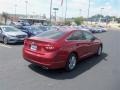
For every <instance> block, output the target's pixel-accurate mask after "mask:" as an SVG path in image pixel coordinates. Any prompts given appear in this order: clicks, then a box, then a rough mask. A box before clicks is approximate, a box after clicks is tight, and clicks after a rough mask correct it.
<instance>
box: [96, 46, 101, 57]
mask: <svg viewBox="0 0 120 90" xmlns="http://www.w3.org/2000/svg"><path fill="white" fill-rule="evenodd" d="M101 54H102V46H101V45H100V46H99V48H98V50H97V53H96V55H97V56H100V55H101Z"/></svg>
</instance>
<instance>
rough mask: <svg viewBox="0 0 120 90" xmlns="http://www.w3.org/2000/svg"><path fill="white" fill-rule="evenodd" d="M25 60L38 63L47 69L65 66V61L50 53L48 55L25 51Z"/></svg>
mask: <svg viewBox="0 0 120 90" xmlns="http://www.w3.org/2000/svg"><path fill="white" fill-rule="evenodd" d="M23 57H24V59H25V60H27V61H29V62H31V63H34V64H37V65H39V66H41V67H42V68H45V69H58V68H63V67H65V61H64V60H59V58H58V57H57V56H56V55H48V56H47V57H46V56H44V55H40V54H35V53H32V52H29V51H26V50H24V51H23Z"/></svg>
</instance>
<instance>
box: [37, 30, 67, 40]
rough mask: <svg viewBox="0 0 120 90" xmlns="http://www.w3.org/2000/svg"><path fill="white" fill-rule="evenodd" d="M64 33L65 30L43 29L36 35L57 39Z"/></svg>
mask: <svg viewBox="0 0 120 90" xmlns="http://www.w3.org/2000/svg"><path fill="white" fill-rule="evenodd" d="M64 34H65V32H63V31H56V30H53V31H52V30H51V31H45V32H43V33H41V34H39V35H37V37H41V38H47V39H59V38H61V37H62V36H63V35H64Z"/></svg>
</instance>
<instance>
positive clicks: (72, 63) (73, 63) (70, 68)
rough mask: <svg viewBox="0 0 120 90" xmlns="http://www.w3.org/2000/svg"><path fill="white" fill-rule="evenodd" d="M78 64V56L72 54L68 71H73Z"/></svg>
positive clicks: (68, 62)
mask: <svg viewBox="0 0 120 90" xmlns="http://www.w3.org/2000/svg"><path fill="white" fill-rule="evenodd" d="M76 63H77V56H76V55H75V54H74V53H72V54H70V56H69V58H68V61H67V63H66V67H65V69H66V71H72V70H73V69H75V67H76Z"/></svg>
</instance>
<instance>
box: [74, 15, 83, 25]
mask: <svg viewBox="0 0 120 90" xmlns="http://www.w3.org/2000/svg"><path fill="white" fill-rule="evenodd" d="M83 21H84V18H83V17H77V18H74V22H75V23H76V24H77V25H81V24H82V23H83Z"/></svg>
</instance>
